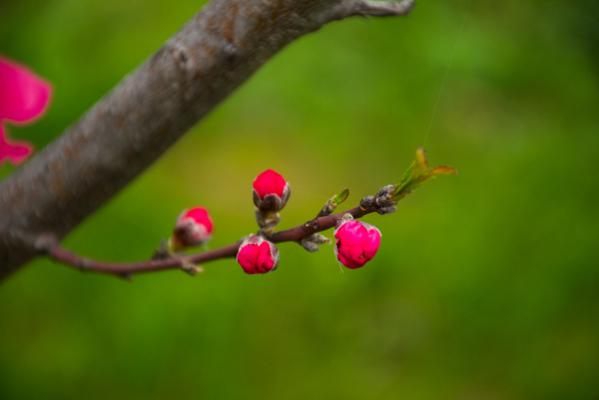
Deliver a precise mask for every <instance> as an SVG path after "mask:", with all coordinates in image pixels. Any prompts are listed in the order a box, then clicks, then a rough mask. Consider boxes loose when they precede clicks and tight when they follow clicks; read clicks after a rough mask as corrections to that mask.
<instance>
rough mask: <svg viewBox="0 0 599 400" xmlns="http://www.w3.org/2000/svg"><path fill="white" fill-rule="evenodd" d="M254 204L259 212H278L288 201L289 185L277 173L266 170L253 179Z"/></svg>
mask: <svg viewBox="0 0 599 400" xmlns="http://www.w3.org/2000/svg"><path fill="white" fill-rule="evenodd" d="M252 187H253V188H254V192H253V195H254V204H255V205H256V207H258V209H259V210H261V211H279V210H281V209H282V208H283V207H284V206H285V204H286V203H287V200H288V199H289V194H290V189H289V183H288V182H287V181H286V180H285V178H283V176H282V175H281V174H279V173H278V172H276V171H274V170H272V169H267V170H266V171H264V172H262V173H261V174H260V175H258V176H257V177H256V179H254V182H253V184H252Z"/></svg>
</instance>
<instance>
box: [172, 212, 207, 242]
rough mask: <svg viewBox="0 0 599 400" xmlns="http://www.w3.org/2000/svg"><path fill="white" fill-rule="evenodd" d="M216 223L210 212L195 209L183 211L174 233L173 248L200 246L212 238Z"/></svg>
mask: <svg viewBox="0 0 599 400" xmlns="http://www.w3.org/2000/svg"><path fill="white" fill-rule="evenodd" d="M213 228H214V223H213V222H212V218H210V214H208V210H206V209H205V208H203V207H194V208H190V209H189V210H185V211H183V213H181V215H180V216H179V218H178V219H177V224H176V225H175V230H174V232H173V237H172V239H173V247H175V248H179V247H190V246H198V245H200V244H202V243H205V242H206V241H208V240H209V239H210V237H211V236H212V230H213Z"/></svg>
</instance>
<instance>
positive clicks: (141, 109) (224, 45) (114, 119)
mask: <svg viewBox="0 0 599 400" xmlns="http://www.w3.org/2000/svg"><path fill="white" fill-rule="evenodd" d="M410 7H411V1H401V2H398V3H392V2H375V1H367V0H359V1H356V0H213V1H211V2H210V3H208V4H207V5H206V6H205V7H204V8H203V10H202V11H201V12H200V13H199V14H197V15H196V16H195V17H194V18H193V19H192V20H190V21H189V22H188V23H187V24H186V25H185V26H184V27H183V28H182V30H181V31H180V32H179V33H177V34H176V35H175V36H174V37H172V38H171V39H170V40H168V42H167V43H166V44H165V45H164V46H163V47H162V48H161V49H160V50H158V51H157V52H156V54H154V55H153V56H152V57H150V58H149V59H148V60H147V61H146V62H145V63H144V64H143V65H141V66H140V67H139V68H138V69H137V70H136V71H134V72H133V73H132V74H130V75H129V76H128V77H126V78H125V79H124V80H123V81H122V82H120V83H119V84H118V85H117V86H116V87H115V88H114V89H113V90H112V91H111V92H110V93H109V94H107V95H106V96H105V97H104V98H102V99H101V100H100V101H98V103H97V104H96V105H95V106H94V107H93V108H92V109H90V110H89V111H88V112H87V113H86V114H85V115H84V116H83V117H82V118H81V119H80V120H79V121H78V122H76V123H75V124H73V125H72V126H71V127H70V128H68V129H67V130H66V131H65V133H64V134H63V135H62V136H60V137H59V138H58V139H57V140H56V141H55V142H54V143H52V144H50V145H49V146H47V147H46V148H45V149H44V150H43V151H41V152H40V153H39V154H37V155H36V156H35V157H34V158H33V159H32V160H31V161H30V162H29V163H27V164H26V165H25V166H23V167H22V168H20V169H19V170H17V172H16V173H14V174H13V175H12V176H10V177H9V178H7V179H6V180H5V181H3V182H2V183H1V184H0V210H1V213H0V279H2V278H4V277H6V276H8V275H9V274H10V273H11V272H13V271H15V270H16V269H17V268H19V267H20V266H22V265H23V264H25V263H26V262H28V261H29V260H31V259H32V258H33V257H34V256H35V255H36V254H37V250H36V249H35V247H34V246H32V244H31V242H30V241H28V240H27V238H28V237H32V236H33V237H39V236H41V235H43V234H46V233H51V234H52V235H53V236H54V237H56V238H57V240H60V239H61V238H63V237H64V236H65V235H66V234H68V233H69V232H70V231H71V230H72V229H73V228H74V227H76V226H77V225H78V224H80V223H81V222H82V221H83V220H84V219H85V218H86V217H87V216H88V215H90V214H91V213H92V212H94V211H95V210H96V209H97V208H99V207H100V206H102V205H103V204H104V203H106V202H107V201H108V200H109V199H111V198H112V197H113V196H115V195H116V194H117V193H118V192H119V191H120V190H121V189H123V188H124V187H125V186H126V185H127V184H128V183H129V182H130V181H131V180H133V179H134V178H135V177H136V176H137V175H139V174H140V173H141V172H142V171H143V170H144V169H145V168H147V167H148V166H149V165H151V164H152V163H153V162H154V161H156V159H157V158H158V157H159V156H160V155H161V154H162V153H164V152H165V151H166V150H167V149H168V148H169V147H170V146H171V145H172V144H173V143H174V142H175V141H176V140H177V139H179V137H180V136H181V135H183V133H185V132H186V131H187V130H188V129H190V128H191V127H192V126H193V125H194V124H195V123H196V122H197V121H199V120H200V119H201V118H202V117H203V116H204V115H206V114H207V113H208V112H209V111H210V110H212V109H213V108H214V107H215V106H216V105H218V104H219V103H220V102H221V101H222V100H223V99H224V98H226V97H227V96H228V95H229V94H230V93H231V92H232V91H233V90H235V88H237V87H238V86H239V85H241V84H242V83H243V82H244V81H245V80H246V79H248V78H249V77H250V76H251V75H252V74H253V73H254V72H255V71H256V70H257V69H258V68H259V67H260V66H261V65H262V64H264V63H265V62H266V61H267V60H268V59H269V58H271V57H272V56H273V55H274V54H275V53H277V52H278V51H279V50H281V49H282V48H283V47H285V46H286V45H287V44H288V43H290V42H292V41H293V40H294V39H296V38H298V37H300V36H302V35H304V34H306V33H309V32H312V31H315V30H317V29H319V28H320V27H321V26H322V25H323V24H325V23H327V22H329V21H332V20H336V19H342V18H346V17H350V16H353V15H373V16H385V15H403V14H405V13H406V12H407V11H408V10H409V8H410ZM58 254H60V253H58ZM152 265H154V264H152ZM155 265H158V266H162V264H160V263H157V264H155Z"/></svg>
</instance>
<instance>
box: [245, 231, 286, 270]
mask: <svg viewBox="0 0 599 400" xmlns="http://www.w3.org/2000/svg"><path fill="white" fill-rule="evenodd" d="M237 262H238V263H239V265H241V268H243V270H244V271H245V273H246V274H265V273H267V272H270V271H272V270H274V269H275V268H276V267H277V263H278V262H279V250H278V249H277V247H276V246H275V245H274V244H272V243H271V242H269V241H268V240H266V239H264V238H263V237H262V236H257V235H250V236H249V237H247V238H246V239H245V240H244V241H243V242H242V243H241V245H240V246H239V250H238V251H237Z"/></svg>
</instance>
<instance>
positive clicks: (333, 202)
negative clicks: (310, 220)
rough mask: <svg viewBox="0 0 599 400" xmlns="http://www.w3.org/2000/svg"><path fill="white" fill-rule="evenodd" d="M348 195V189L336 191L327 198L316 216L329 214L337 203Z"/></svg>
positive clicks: (339, 203)
mask: <svg viewBox="0 0 599 400" xmlns="http://www.w3.org/2000/svg"><path fill="white" fill-rule="evenodd" d="M348 197H349V189H344V190H343V191H341V193H338V194H336V195H334V196H333V197H331V198H330V199H329V200H327V202H326V204H325V205H324V206H323V207H322V209H321V210H320V212H319V213H318V215H317V216H316V218H318V217H324V216H327V215H330V214H332V213H333V211H335V209H336V208H337V207H339V205H341V204H342V203H343V202H344V201H345V200H347V198H348Z"/></svg>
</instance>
